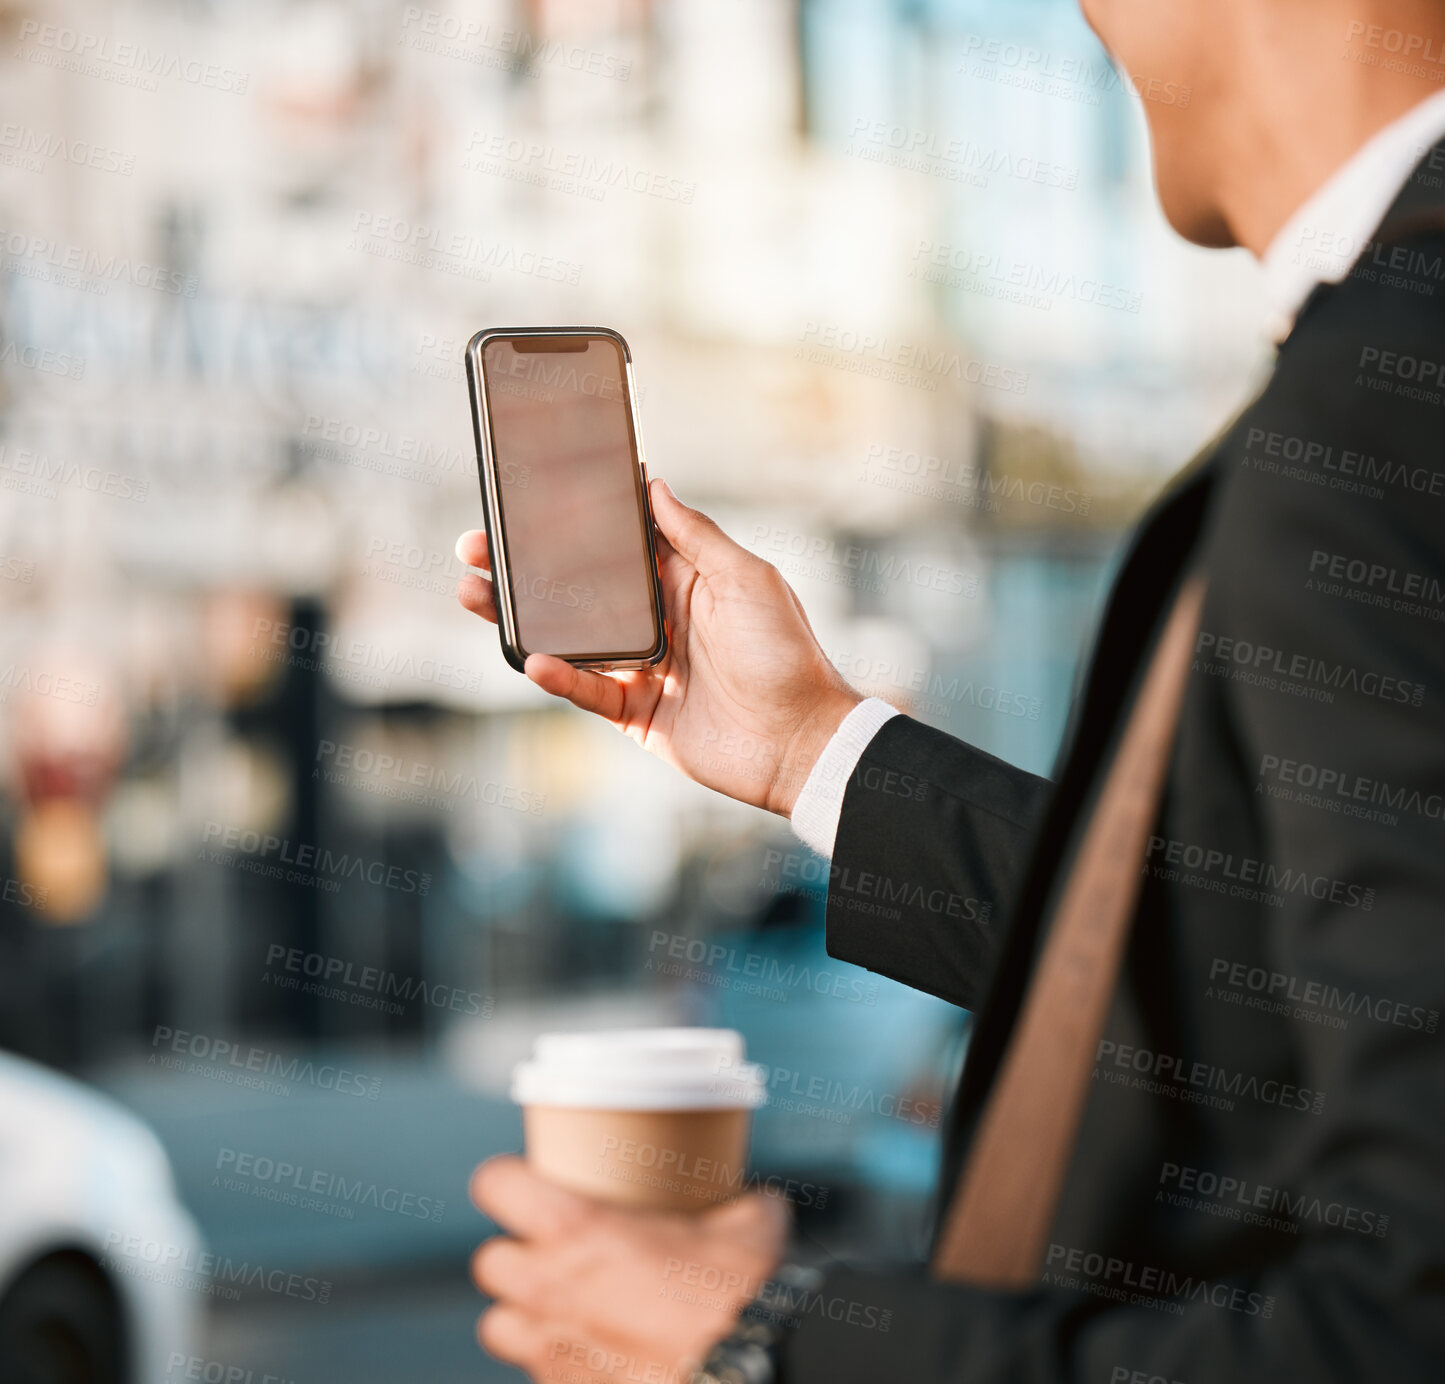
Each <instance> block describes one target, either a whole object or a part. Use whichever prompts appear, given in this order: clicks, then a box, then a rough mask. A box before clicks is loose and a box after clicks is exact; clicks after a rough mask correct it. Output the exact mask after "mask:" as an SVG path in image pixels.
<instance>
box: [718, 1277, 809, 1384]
mask: <svg viewBox="0 0 1445 1384" xmlns="http://www.w3.org/2000/svg"><path fill="white" fill-rule="evenodd" d="M822 1281H823V1273H822V1270H821V1268H819V1267H818V1266H817V1264H816V1263H814V1262H813V1261H812V1259H811V1257H803V1258H793V1257H791V1256H790V1257H788V1258H785V1259H784V1260H783V1261H782V1263H780V1264H778V1265H777V1266H776V1267H775V1268H774V1269H773V1272H772V1275H771V1277H770V1278H769V1279H768V1280H767V1282H766V1283H764V1284H763V1285H762V1287H761V1289H760V1290H759V1291H758V1294H757V1296H756V1297H754V1298H752V1300H751V1301H749V1302H747V1303H746V1304H745V1305H744V1306H743V1308H742V1310H741V1311H740V1312H739V1313H738V1315H737V1318H736V1319H735V1321H734V1322H733V1327H732V1330H731V1331H729V1332H728V1334H727V1335H726V1336H724V1337H723V1338H722V1339H721V1340H720V1341H718V1342H717V1343H716V1344H715V1345H714V1346H713V1348H712V1349H711V1350H710V1351H709V1352H708V1354H707V1357H706V1359H704V1360H703V1362H702V1364H701V1365H700V1366H699V1367H698V1368H697V1369H696V1370H695V1371H694V1372H693V1373H692V1376H691V1380H690V1384H778V1381H779V1375H780V1368H781V1360H782V1348H783V1343H784V1341H785V1339H786V1337H787V1334H788V1332H790V1331H791V1330H793V1328H795V1327H796V1326H797V1325H798V1324H799V1322H800V1321H801V1317H800V1315H799V1309H800V1306H801V1305H802V1304H804V1303H805V1301H806V1298H807V1296H808V1295H809V1294H816V1292H817V1291H818V1288H819V1286H820V1285H821V1283H822Z"/></svg>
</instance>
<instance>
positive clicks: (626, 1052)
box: [512, 1028, 768, 1110]
mask: <svg viewBox="0 0 1445 1384" xmlns="http://www.w3.org/2000/svg"><path fill="white" fill-rule="evenodd" d="M743 1053H744V1047H743V1036H742V1034H741V1033H737V1032H735V1031H734V1030H732V1029H730V1028H633V1029H614V1030H608V1031H604V1032H600V1033H544V1034H542V1035H541V1036H540V1037H539V1038H538V1039H537V1041H536V1043H535V1044H534V1045H533V1048H532V1057H531V1060H530V1061H527V1062H520V1063H518V1064H517V1066H516V1068H515V1069H514V1070H513V1072H512V1099H513V1100H514V1101H516V1102H517V1103H518V1104H519V1105H553V1106H563V1107H567V1108H572V1109H582V1110H733V1109H738V1108H743V1109H747V1110H753V1109H756V1108H757V1107H758V1106H760V1105H764V1104H766V1103H767V1099H768V1091H767V1079H766V1075H765V1073H764V1071H763V1069H762V1067H761V1066H759V1065H758V1064H757V1063H756V1062H746V1061H744V1060H743Z"/></svg>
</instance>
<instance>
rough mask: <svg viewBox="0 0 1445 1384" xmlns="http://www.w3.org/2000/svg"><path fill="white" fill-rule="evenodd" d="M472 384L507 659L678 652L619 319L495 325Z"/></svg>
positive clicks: (483, 340)
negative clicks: (608, 323)
mask: <svg viewBox="0 0 1445 1384" xmlns="http://www.w3.org/2000/svg"><path fill="white" fill-rule="evenodd" d="M467 386H468V388H469V389H470V391H471V399H472V425H473V428H474V429H475V432H476V440H477V469H478V471H479V473H480V476H481V483H482V505H483V508H484V510H485V512H486V525H487V547H488V551H489V552H490V554H491V560H492V586H493V590H494V592H495V594H496V599H497V627H498V632H499V633H500V635H501V640H502V653H503V656H504V657H505V658H506V660H507V662H508V663H510V664H511V665H512V667H513V668H515V669H517V670H518V671H519V672H520V671H521V670H522V665H523V663H525V662H526V658H527V655H528V654H529V653H544V654H555V655H556V656H557V657H558V658H563V659H566V660H567V662H569V663H573V664H575V665H576V666H577V667H579V668H597V669H610V668H647V667H650V666H651V665H653V664H655V663H659V662H661V660H662V659H663V658H664V657H665V656H666V654H667V633H666V631H665V629H664V627H663V606H662V586H661V583H660V581H659V580H658V575H657V551H656V548H655V546H654V543H653V528H652V506H651V505H650V504H649V502H648V494H647V468H646V466H645V464H644V462H643V459H642V437H641V431H640V429H639V427H638V420H637V406H636V392H635V390H634V388H633V383H632V352H631V351H630V350H628V347H627V343H626V342H625V341H624V340H623V339H622V337H621V335H620V334H619V333H617V332H614V331H612V330H611V329H610V328H607V327H493V328H490V329H488V330H486V331H480V332H478V333H477V334H476V335H475V336H474V337H473V338H472V339H471V341H470V342H469V343H468V344H467Z"/></svg>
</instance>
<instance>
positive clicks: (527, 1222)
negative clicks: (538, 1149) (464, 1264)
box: [471, 1154, 598, 1240]
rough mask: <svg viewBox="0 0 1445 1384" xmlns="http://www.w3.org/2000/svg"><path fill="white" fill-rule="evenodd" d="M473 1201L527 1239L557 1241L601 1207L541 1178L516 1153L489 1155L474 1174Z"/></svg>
mask: <svg viewBox="0 0 1445 1384" xmlns="http://www.w3.org/2000/svg"><path fill="white" fill-rule="evenodd" d="M471 1195H472V1204H473V1205H474V1206H475V1207H476V1208H477V1210H478V1211H480V1212H482V1213H483V1215H487V1216H490V1217H491V1218H492V1219H493V1220H494V1221H496V1223H497V1224H498V1225H500V1226H501V1227H502V1228H503V1229H504V1230H507V1231H509V1232H510V1233H511V1234H513V1235H516V1236H519V1237H520V1238H521V1239H523V1240H554V1239H556V1238H558V1237H559V1236H561V1235H566V1234H568V1233H570V1232H571V1231H573V1230H575V1229H576V1227H577V1226H578V1224H579V1223H580V1222H581V1221H583V1220H585V1219H586V1218H587V1217H588V1216H591V1215H596V1214H597V1211H598V1208H597V1206H596V1205H594V1203H592V1202H590V1201H588V1200H587V1198H586V1197H580V1196H578V1195H577V1194H576V1193H575V1192H569V1191H567V1189H566V1188H564V1187H556V1186H554V1185H553V1184H552V1183H550V1182H547V1181H546V1180H545V1179H543V1178H540V1177H538V1176H537V1174H536V1173H534V1172H533V1171H532V1170H531V1169H530V1168H529V1167H528V1166H527V1164H526V1161H525V1160H524V1159H521V1158H518V1157H517V1156H516V1155H515V1154H503V1155H502V1156H501V1157H499V1158H489V1159H488V1160H487V1161H486V1162H485V1163H483V1164H481V1165H480V1166H479V1167H478V1168H477V1170H476V1171H475V1172H474V1173H473V1174H472V1181H471Z"/></svg>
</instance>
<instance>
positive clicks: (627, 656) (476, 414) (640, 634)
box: [457, 327, 861, 816]
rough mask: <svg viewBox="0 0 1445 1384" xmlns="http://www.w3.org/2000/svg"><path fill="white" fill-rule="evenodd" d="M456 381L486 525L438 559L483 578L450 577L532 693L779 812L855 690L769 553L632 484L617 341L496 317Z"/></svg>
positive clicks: (637, 460) (665, 492)
mask: <svg viewBox="0 0 1445 1384" xmlns="http://www.w3.org/2000/svg"><path fill="white" fill-rule="evenodd" d="M467 378H468V381H469V383H470V385H471V398H472V419H473V423H474V424H475V428H476V438H477V458H478V464H479V466H480V469H481V478H482V496H483V499H484V501H485V509H486V533H485V535H484V534H481V533H478V532H475V531H472V532H468V533H464V534H463V535H462V536H461V538H460V539H459V540H458V544H457V555H458V557H460V558H461V560H462V561H463V562H464V563H466V564H467V565H468V566H470V567H474V568H478V569H481V571H482V572H484V573H486V575H478V574H477V573H474V572H473V573H467V574H466V575H465V576H463V577H462V579H461V581H460V582H459V583H458V586H457V599H458V600H459V601H460V602H461V604H462V605H463V606H464V607H465V608H466V609H468V610H470V611H472V612H474V613H475V614H477V615H479V616H481V617H482V618H483V619H485V620H489V621H492V622H493V623H495V624H496V625H497V626H498V629H499V631H500V633H501V640H502V652H503V653H504V654H505V656H506V658H507V661H508V662H509V663H510V664H511V665H512V667H514V668H516V669H518V670H519V671H522V672H523V673H526V675H527V676H528V677H529V678H530V679H531V681H532V682H534V683H535V684H536V685H537V686H538V687H540V688H541V689H542V690H543V691H545V692H549V693H551V694H552V695H553V696H555V697H560V698H565V699H566V700H567V701H568V702H570V703H571V704H572V705H573V706H575V707H577V708H579V709H580V710H583V711H587V712H590V713H592V714H594V715H597V716H600V717H602V718H603V719H604V720H605V721H607V722H608V723H609V724H610V725H612V726H615V727H616V728H617V729H618V730H619V731H621V732H622V733H623V734H624V735H627V736H630V737H631V738H632V739H634V740H636V741H637V743H638V744H639V745H642V746H643V747H644V748H645V749H647V750H648V751H649V752H650V753H652V754H654V755H657V756H658V757H659V758H660V759H662V760H664V761H666V762H667V763H669V764H672V765H673V766H674V767H676V768H677V769H679V770H681V771H682V772H683V773H684V774H686V775H687V776H688V777H689V778H691V779H693V780H694V781H695V782H697V783H702V784H705V785H707V786H708V787H710V788H715V789H716V790H717V791H718V792H720V793H725V794H727V795H728V796H729V797H731V798H736V799H737V800H738V801H739V802H745V803H751V804H752V805H754V806H756V807H763V808H766V809H768V810H769V811H771V812H776V813H779V814H780V815H782V816H787V815H788V814H789V813H790V812H791V810H792V805H793V803H794V801H795V800H796V798H797V794H798V791H799V789H800V788H801V787H802V785H803V783H804V782H805V781H806V779H807V777H808V775H809V773H810V772H811V770H812V767H813V765H814V763H815V762H816V760H817V758H818V755H819V754H820V753H821V752H822V748H823V746H824V745H825V744H826V743H827V741H828V739H829V738H830V737H831V736H832V734H833V732H834V731H835V730H836V729H837V727H838V725H839V724H840V722H841V721H842V720H843V718H844V717H845V716H846V715H847V714H848V712H849V711H851V710H852V708H853V707H854V706H856V705H857V703H858V702H859V701H860V700H861V695H860V694H859V693H857V692H855V691H854V690H853V689H852V688H851V687H849V686H848V684H847V682H846V681H845V680H844V679H843V677H842V675H841V674H840V673H839V672H838V670H837V669H836V668H835V667H833V665H832V663H831V662H830V661H829V659H828V655H827V654H826V653H825V652H824V651H823V649H822V648H821V647H820V646H819V644H818V641H817V639H816V637H815V636H814V634H813V631H812V629H811V628H810V627H809V625H808V621H807V617H806V616H805V615H804V614H803V607H802V604H801V603H800V602H799V600H798V598H797V596H796V595H795V594H794V593H793V591H792V589H791V588H790V587H789V585H788V583H787V582H786V581H785V580H784V579H783V576H782V574H781V573H780V572H779V571H778V569H777V568H776V567H774V566H773V565H772V564H771V563H769V562H765V561H764V560H763V559H762V558H760V557H758V556H757V555H756V554H754V553H750V552H749V551H748V550H747V549H746V548H743V547H741V546H740V545H739V544H737V543H736V542H734V541H733V540H732V539H731V538H730V537H728V535H727V534H726V533H724V532H723V531H722V529H721V528H719V527H718V525H717V524H716V523H714V522H713V521H712V520H711V519H710V518H709V517H708V516H707V515H706V514H704V513H702V511H700V510H696V509H689V508H688V507H687V506H686V505H684V504H683V503H682V502H681V501H680V500H679V499H678V498H677V497H676V496H675V495H673V494H672V492H671V491H670V490H669V489H668V488H667V486H666V485H664V484H663V483H662V482H660V481H659V482H655V483H654V484H653V485H652V486H651V487H649V485H648V483H647V476H646V472H645V470H644V468H643V462H642V455H641V446H640V443H639V440H638V427H637V417H636V410H635V408H634V407H633V397H634V396H633V388H632V370H631V360H630V357H629V353H628V350H627V345H626V343H625V342H624V341H623V340H622V338H621V337H620V336H618V334H617V333H616V332H614V331H610V330H608V329H606V328H602V327H559V328H531V327H528V328H496V329H494V330H491V331H484V332H478V333H477V335H476V336H475V337H473V338H472V340H471V343H470V344H469V346H468V348H467ZM654 506H655V518H656V524H657V529H656V533H654V529H653V522H654ZM664 611H665V612H666V616H667V620H668V622H669V623H670V625H671V629H672V636H671V639H669V637H668V636H667V634H666V633H665V630H664V624H663V615H664ZM528 654H531V655H534V657H533V658H532V659H531V671H530V672H527V669H526V668H525V667H524V664H525V663H526V661H527V656H528ZM612 670H629V671H619V672H614V671H612Z"/></svg>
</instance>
